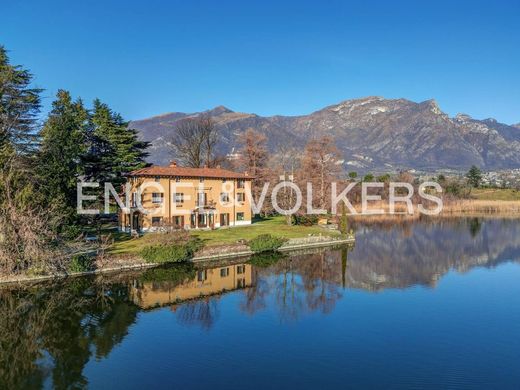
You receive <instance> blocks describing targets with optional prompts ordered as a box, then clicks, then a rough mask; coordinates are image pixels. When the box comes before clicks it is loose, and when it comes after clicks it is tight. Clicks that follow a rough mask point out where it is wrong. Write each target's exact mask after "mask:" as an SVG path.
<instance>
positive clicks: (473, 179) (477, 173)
mask: <svg viewBox="0 0 520 390" xmlns="http://www.w3.org/2000/svg"><path fill="white" fill-rule="evenodd" d="M466 178H467V179H468V182H469V184H470V185H471V186H472V187H475V188H477V187H478V186H479V185H480V182H481V181H482V171H481V170H480V169H479V168H478V167H476V166H475V165H472V166H471V168H470V169H469V171H468V173H467V174H466Z"/></svg>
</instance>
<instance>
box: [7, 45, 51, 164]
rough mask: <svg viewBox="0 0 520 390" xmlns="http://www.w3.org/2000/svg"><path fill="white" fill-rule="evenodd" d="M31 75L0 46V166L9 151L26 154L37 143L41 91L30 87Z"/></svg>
mask: <svg viewBox="0 0 520 390" xmlns="http://www.w3.org/2000/svg"><path fill="white" fill-rule="evenodd" d="M32 77H33V76H32V74H31V73H30V72H29V71H28V70H26V69H23V68H22V67H21V66H20V65H11V64H10V62H9V57H8V56H7V51H6V49H5V48H4V47H3V46H0V165H1V164H2V163H3V162H5V160H6V159H7V158H8V156H9V155H10V154H12V153H21V154H27V153H29V152H31V151H33V150H34V147H35V146H36V141H37V135H36V125H37V115H38V113H39V112H40V93H41V92H42V90H41V89H39V88H31V87H30V84H31V82H32Z"/></svg>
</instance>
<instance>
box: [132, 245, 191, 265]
mask: <svg viewBox="0 0 520 390" xmlns="http://www.w3.org/2000/svg"><path fill="white" fill-rule="evenodd" d="M200 247H201V242H200V241H199V240H197V239H189V240H188V241H186V242H177V243H172V244H159V245H153V246H148V247H145V248H144V249H143V250H142V251H141V256H142V257H143V258H144V259H145V260H146V262H147V263H178V262H181V261H186V260H188V259H189V258H191V257H193V254H194V253H195V252H196V251H197V250H199V249H200Z"/></svg>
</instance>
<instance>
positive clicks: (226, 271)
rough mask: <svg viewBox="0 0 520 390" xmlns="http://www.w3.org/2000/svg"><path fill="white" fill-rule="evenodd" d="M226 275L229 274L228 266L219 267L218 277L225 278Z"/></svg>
mask: <svg viewBox="0 0 520 390" xmlns="http://www.w3.org/2000/svg"><path fill="white" fill-rule="evenodd" d="M226 276H229V268H221V269H220V277H221V278H225V277H226Z"/></svg>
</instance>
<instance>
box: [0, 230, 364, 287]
mask: <svg viewBox="0 0 520 390" xmlns="http://www.w3.org/2000/svg"><path fill="white" fill-rule="evenodd" d="M355 241H356V239H355V237H354V236H350V235H349V236H347V237H341V238H334V237H327V236H320V237H319V240H310V238H300V239H293V240H292V241H291V240H289V241H288V243H287V244H286V245H283V246H282V247H280V248H279V249H278V251H279V252H292V251H298V250H302V249H308V248H326V247H332V246H335V245H346V244H354V243H355ZM254 254H255V253H254V252H252V251H251V250H247V251H244V250H242V251H229V252H225V253H223V254H218V253H217V254H211V255H204V256H194V257H193V258H191V259H188V260H187V262H190V263H194V264H198V263H212V262H218V261H220V260H225V259H230V258H236V257H249V256H252V255H254ZM166 264H167V263H137V264H127V265H124V264H121V265H118V266H115V267H106V268H99V269H95V270H92V271H84V272H71V273H60V274H54V275H41V276H16V277H5V278H1V279H0V288H1V287H3V286H9V285H13V284H30V283H33V284H37V283H40V282H48V281H55V280H65V279H67V278H77V277H82V276H91V275H100V274H110V273H114V272H121V271H123V272H125V271H131V270H140V269H149V268H156V267H159V266H162V265H166ZM172 264H175V263H172Z"/></svg>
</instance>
